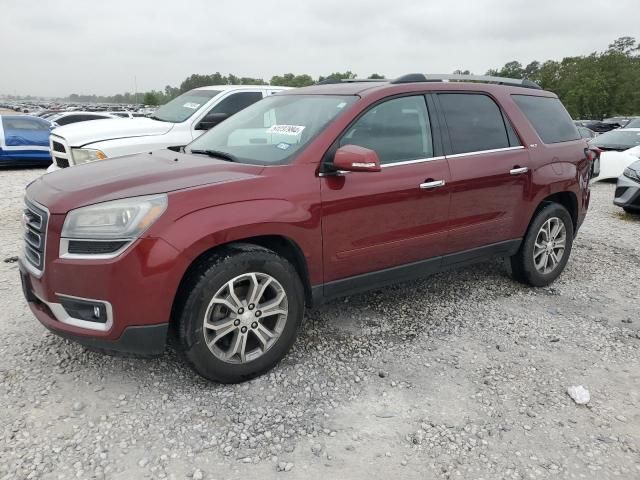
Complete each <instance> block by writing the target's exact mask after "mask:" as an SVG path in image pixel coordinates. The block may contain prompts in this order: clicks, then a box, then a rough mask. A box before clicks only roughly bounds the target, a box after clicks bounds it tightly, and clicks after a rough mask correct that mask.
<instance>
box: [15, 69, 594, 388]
mask: <svg viewBox="0 0 640 480" xmlns="http://www.w3.org/2000/svg"><path fill="white" fill-rule="evenodd" d="M464 78H468V77H464ZM471 79H472V80H475V81H474V82H461V81H452V80H460V78H446V80H450V81H443V77H435V76H425V75H420V74H412V75H407V76H404V77H400V78H398V79H396V80H394V81H377V82H339V83H333V84H323V85H316V86H312V87H307V88H301V89H298V90H289V91H286V92H283V93H280V94H278V95H274V96H272V97H269V98H266V99H264V100H262V101H260V102H258V103H256V104H254V105H252V106H250V107H249V108H247V109H246V110H243V111H241V112H240V113H238V114H236V115H235V116H233V117H232V118H230V119H229V120H227V121H225V122H224V123H222V124H221V125H219V126H217V127H216V128H214V129H212V130H211V131H209V132H208V133H206V134H204V135H203V136H201V137H200V138H198V139H197V140H195V141H194V142H193V143H191V144H190V145H188V146H186V147H185V148H184V149H183V150H184V151H182V152H175V151H172V150H161V151H155V152H149V153H148V154H140V155H132V156H128V157H123V158H120V159H114V160H108V161H99V162H95V163H91V164H87V165H82V166H79V167H77V168H72V169H67V170H65V171H58V172H54V173H51V174H48V175H45V176H43V177H41V178H40V179H38V180H36V181H35V182H33V183H32V184H31V185H29V186H28V187H27V191H26V196H25V204H26V206H25V214H24V223H25V249H24V255H23V258H21V262H20V269H21V277H22V282H23V286H24V293H25V296H26V298H27V301H28V302H29V306H30V307H31V310H32V311H33V313H34V314H35V315H36V317H37V318H38V320H40V322H42V324H44V325H45V326H46V327H47V328H49V329H50V330H51V331H53V332H55V333H56V334H59V335H62V336H64V337H67V338H71V339H74V340H76V341H78V342H80V343H82V344H84V345H87V346H89V347H93V348H98V349H102V350H108V351H119V352H128V353H135V354H146V355H150V354H161V353H162V352H163V351H164V349H165V343H166V339H167V335H168V333H169V332H172V333H174V334H175V336H176V337H177V339H178V345H179V348H180V349H181V350H182V352H183V353H184V356H185V357H186V359H187V361H188V362H189V363H190V364H191V365H192V366H193V368H194V369H195V370H196V371H197V372H198V373H200V374H201V375H203V376H204V377H206V378H209V379H212V380H217V381H221V382H238V381H242V380H245V379H248V378H251V377H253V376H255V375H257V374H260V373H261V372H264V371H266V370H267V369H269V368H271V367H273V366H274V365H275V364H276V363H277V362H278V361H279V360H280V359H281V358H282V357H283V356H284V355H285V354H286V353H287V351H288V350H289V348H290V347H291V345H292V344H293V342H294V339H295V337H296V332H297V331H298V328H299V327H300V324H301V323H302V318H303V315H304V308H305V305H306V306H309V305H312V304H317V303H319V302H322V301H323V300H326V299H328V298H331V297H336V296H343V295H350V294H352V293H355V292H359V291H362V290H366V289H371V288H379V287H381V286H383V285H385V284H388V283H391V282H398V281H405V280H410V279H412V278H415V277H417V276H421V275H426V274H431V273H434V272H438V271H442V270H444V269H449V268H451V267H454V266H461V265H467V264H470V263H473V262H477V261H480V260H483V259H486V258H489V257H494V256H502V257H509V258H510V259H511V266H512V270H513V273H514V276H515V278H516V279H518V280H520V281H523V282H525V283H528V284H530V285H533V286H542V285H547V284H549V283H550V282H552V281H553V280H554V279H555V278H556V277H557V276H558V275H560V273H561V272H562V270H563V269H564V267H565V265H566V263H567V261H568V259H569V254H570V252H571V245H572V242H573V239H574V236H575V234H576V232H577V230H578V228H579V227H580V224H581V223H582V221H583V220H584V217H585V215H586V212H587V207H588V205H589V188H588V180H589V171H590V163H591V158H590V155H589V152H588V151H587V150H585V147H586V142H585V141H584V140H581V139H580V135H579V133H578V131H577V130H576V128H575V126H574V125H573V123H572V121H571V119H570V117H569V115H568V114H567V112H566V110H565V109H564V107H563V106H562V104H561V103H560V101H559V100H558V98H557V97H556V95H554V94H553V93H549V92H545V91H542V90H540V89H539V88H537V86H536V85H534V84H532V83H531V82H528V81H526V80H524V81H520V80H508V79H496V78H486V77H482V78H480V77H478V78H471ZM491 82H493V83H491ZM496 83H497V84H496Z"/></svg>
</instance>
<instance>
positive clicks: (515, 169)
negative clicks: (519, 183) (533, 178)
mask: <svg viewBox="0 0 640 480" xmlns="http://www.w3.org/2000/svg"><path fill="white" fill-rule="evenodd" d="M528 171H529V167H513V168H512V169H511V170H509V173H510V174H511V175H522V174H523V173H527V172H528Z"/></svg>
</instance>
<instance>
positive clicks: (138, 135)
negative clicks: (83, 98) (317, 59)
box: [47, 85, 287, 172]
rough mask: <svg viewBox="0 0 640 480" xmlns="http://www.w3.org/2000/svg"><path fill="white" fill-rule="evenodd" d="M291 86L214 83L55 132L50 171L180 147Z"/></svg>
mask: <svg viewBox="0 0 640 480" xmlns="http://www.w3.org/2000/svg"><path fill="white" fill-rule="evenodd" d="M286 89H287V87H274V86H270V85H264V86H263V85H214V86H210V87H200V88H196V89H194V90H191V91H189V92H186V93H183V94H182V95H180V96H179V97H176V98H174V99H173V100H171V101H170V102H169V103H167V104H165V105H163V106H161V107H160V108H158V110H157V111H156V112H155V114H153V115H152V116H151V117H149V118H132V119H129V120H127V121H125V122H123V121H122V119H119V118H115V119H106V120H102V121H100V122H86V123H78V124H75V125H68V126H64V127H59V128H56V129H55V130H53V132H51V136H50V138H49V146H50V148H51V157H52V158H53V163H52V164H51V166H50V167H49V168H48V169H47V172H51V171H54V170H58V169H60V168H66V167H71V166H74V165H80V164H82V163H87V162H92V161H94V160H104V159H107V158H112V157H121V156H123V155H131V154H134V153H142V152H148V151H152V150H158V149H162V148H168V147H181V146H184V145H186V144H188V143H190V142H191V141H192V140H193V139H195V138H197V137H199V136H200V135H202V134H203V133H204V132H205V131H207V130H209V129H210V128H211V127H213V126H214V125H217V124H218V123H220V122H222V121H223V120H225V119H226V118H228V117H230V116H231V115H233V114H234V113H236V112H238V111H240V110H242V109H243V108H246V107H248V106H249V105H251V104H252V103H255V102H257V101H258V100H261V99H262V98H264V97H267V96H269V95H273V94H274V93H277V92H280V91H282V90H286Z"/></svg>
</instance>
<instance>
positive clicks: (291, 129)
mask: <svg viewBox="0 0 640 480" xmlns="http://www.w3.org/2000/svg"><path fill="white" fill-rule="evenodd" d="M303 130H304V126H301V125H273V126H271V127H269V129H268V130H267V133H277V134H280V135H300V134H301V133H302V131H303Z"/></svg>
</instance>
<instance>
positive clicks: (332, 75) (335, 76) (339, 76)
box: [318, 70, 358, 82]
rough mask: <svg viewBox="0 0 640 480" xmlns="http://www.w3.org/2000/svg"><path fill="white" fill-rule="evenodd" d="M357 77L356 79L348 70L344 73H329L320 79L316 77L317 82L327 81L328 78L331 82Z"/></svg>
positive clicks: (355, 75)
mask: <svg viewBox="0 0 640 480" xmlns="http://www.w3.org/2000/svg"><path fill="white" fill-rule="evenodd" d="M357 77H358V75H357V74H355V73H353V72H352V71H350V70H347V71H346V72H334V73H330V74H329V75H327V76H326V77H323V76H320V77H318V81H319V82H321V81H323V80H327V79H329V78H331V79H333V80H353V79H354V78H357Z"/></svg>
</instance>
